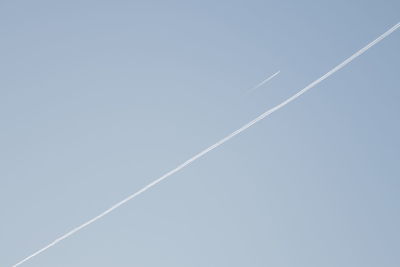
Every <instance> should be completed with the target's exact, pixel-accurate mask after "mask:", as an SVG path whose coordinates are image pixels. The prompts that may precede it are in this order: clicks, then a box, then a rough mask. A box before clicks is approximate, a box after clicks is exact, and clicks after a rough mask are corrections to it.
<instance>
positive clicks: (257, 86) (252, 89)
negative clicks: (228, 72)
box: [247, 70, 281, 93]
mask: <svg viewBox="0 0 400 267" xmlns="http://www.w3.org/2000/svg"><path fill="white" fill-rule="evenodd" d="M280 72H281V71H280V70H278V71H277V72H275V73H274V74H272V75H271V76H269V77H268V78H267V79H265V80H264V81H262V82H260V83H259V84H257V85H256V86H254V87H253V88H250V89H249V90H248V91H247V92H248V93H250V92H252V91H254V90H256V89H258V88H259V87H260V86H262V85H264V84H266V83H267V82H269V81H270V80H272V78H274V77H275V76H276V75H278V74H279V73H280Z"/></svg>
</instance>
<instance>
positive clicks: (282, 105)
mask: <svg viewBox="0 0 400 267" xmlns="http://www.w3.org/2000/svg"><path fill="white" fill-rule="evenodd" d="M399 27H400V23H397V24H396V25H395V26H393V27H392V28H390V29H389V30H387V31H386V32H385V33H384V34H382V35H381V36H379V37H378V38H376V39H375V40H374V41H372V42H371V43H369V44H368V45H366V46H365V47H363V48H361V49H360V50H358V51H357V52H356V53H354V54H353V55H352V56H350V57H349V58H347V59H346V60H345V61H343V62H342V63H340V64H339V65H337V66H336V67H334V68H333V69H331V70H330V71H328V72H327V73H326V74H324V75H323V76H322V77H320V78H318V79H317V80H315V81H313V82H312V83H310V84H309V85H307V86H306V87H305V88H303V89H301V90H300V91H299V92H297V93H296V94H294V95H293V96H291V97H289V98H288V99H286V100H285V101H283V102H282V103H280V104H279V105H276V106H275V107H273V108H271V109H269V110H267V111H265V112H264V113H262V114H261V115H259V116H258V117H257V118H255V119H254V120H252V121H250V122H249V123H247V124H245V125H243V126H242V127H241V128H239V129H237V130H236V131H234V132H233V133H231V134H229V135H228V136H226V137H224V138H223V139H221V140H220V141H218V142H217V143H215V144H213V145H212V146H210V147H208V148H206V149H204V150H203V151H201V152H200V153H198V154H196V155H195V156H193V157H192V158H190V159H188V160H187V161H185V162H183V163H182V164H181V165H179V166H178V167H176V168H175V169H173V170H171V171H169V172H167V173H166V174H164V175H163V176H161V177H160V178H158V179H156V180H154V181H153V182H151V183H150V184H148V185H146V186H145V187H143V188H142V189H140V190H139V191H137V192H136V193H134V194H132V195H130V196H128V197H127V198H125V199H123V200H122V201H120V202H118V203H117V204H115V205H114V206H112V207H110V208H109V209H107V210H105V211H104V212H102V213H100V214H99V215H97V216H96V217H94V218H93V219H90V220H89V221H87V222H85V223H84V224H82V225H80V226H78V227H76V228H74V229H72V230H71V231H69V232H68V233H66V234H64V235H62V236H60V237H59V238H57V239H56V240H54V241H53V242H51V243H50V244H48V245H47V246H45V247H43V248H42V249H40V250H38V251H36V252H35V253H33V254H32V255H30V256H28V257H26V258H25V259H23V260H21V261H20V262H18V263H16V264H15V265H13V266H14V267H15V266H18V265H21V264H22V263H24V262H26V261H28V260H29V259H31V258H33V257H35V256H37V255H38V254H40V253H42V252H44V251H45V250H47V249H49V248H51V247H52V246H54V245H55V244H57V243H58V242H60V241H62V240H64V239H66V238H67V237H69V236H71V235H73V234H75V233H76V232H78V231H80V230H82V229H83V228H85V227H86V226H88V225H90V224H92V223H94V222H95V221H97V220H99V219H101V218H102V217H104V216H106V215H107V214H109V213H110V212H112V211H113V210H115V209H117V208H118V207H120V206H121V205H123V204H125V203H126V202H128V201H129V200H131V199H133V198H135V197H137V196H138V195H140V194H142V193H143V192H145V191H147V190H148V189H150V188H151V187H153V186H155V185H157V184H158V183H160V182H161V181H163V180H164V179H166V178H168V177H169V176H171V175H172V174H174V173H176V172H178V171H180V170H182V169H183V168H185V167H186V166H187V165H189V164H190V163H192V162H193V161H195V160H197V159H198V158H200V157H202V156H204V155H205V154H207V153H208V152H210V151H211V150H213V149H214V148H216V147H218V146H220V145H222V144H223V143H225V142H227V141H229V140H230V139H231V138H233V137H234V136H236V135H238V134H239V133H241V132H243V131H244V130H247V129H248V128H250V127H251V126H252V125H254V124H256V123H257V122H259V121H261V120H262V119H264V118H265V117H267V116H269V115H270V114H272V113H273V112H275V111H277V110H279V109H281V108H283V107H284V106H286V105H287V104H289V103H290V102H292V101H293V100H295V99H296V98H298V97H299V96H301V95H302V94H304V93H305V92H307V91H308V90H310V89H311V88H313V87H314V86H316V85H317V84H319V83H320V82H322V81H323V80H325V79H326V78H328V77H329V76H331V75H332V74H334V73H335V72H337V71H338V70H340V69H341V68H343V67H344V66H346V65H347V64H349V63H350V62H351V61H353V60H354V59H355V58H357V57H358V56H360V55H362V54H363V53H364V52H365V51H367V50H368V49H370V48H371V47H372V46H374V45H376V44H377V43H379V42H380V41H382V40H383V39H384V38H386V37H387V36H389V35H390V34H392V33H393V32H394V31H395V30H397V29H398V28H399Z"/></svg>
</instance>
